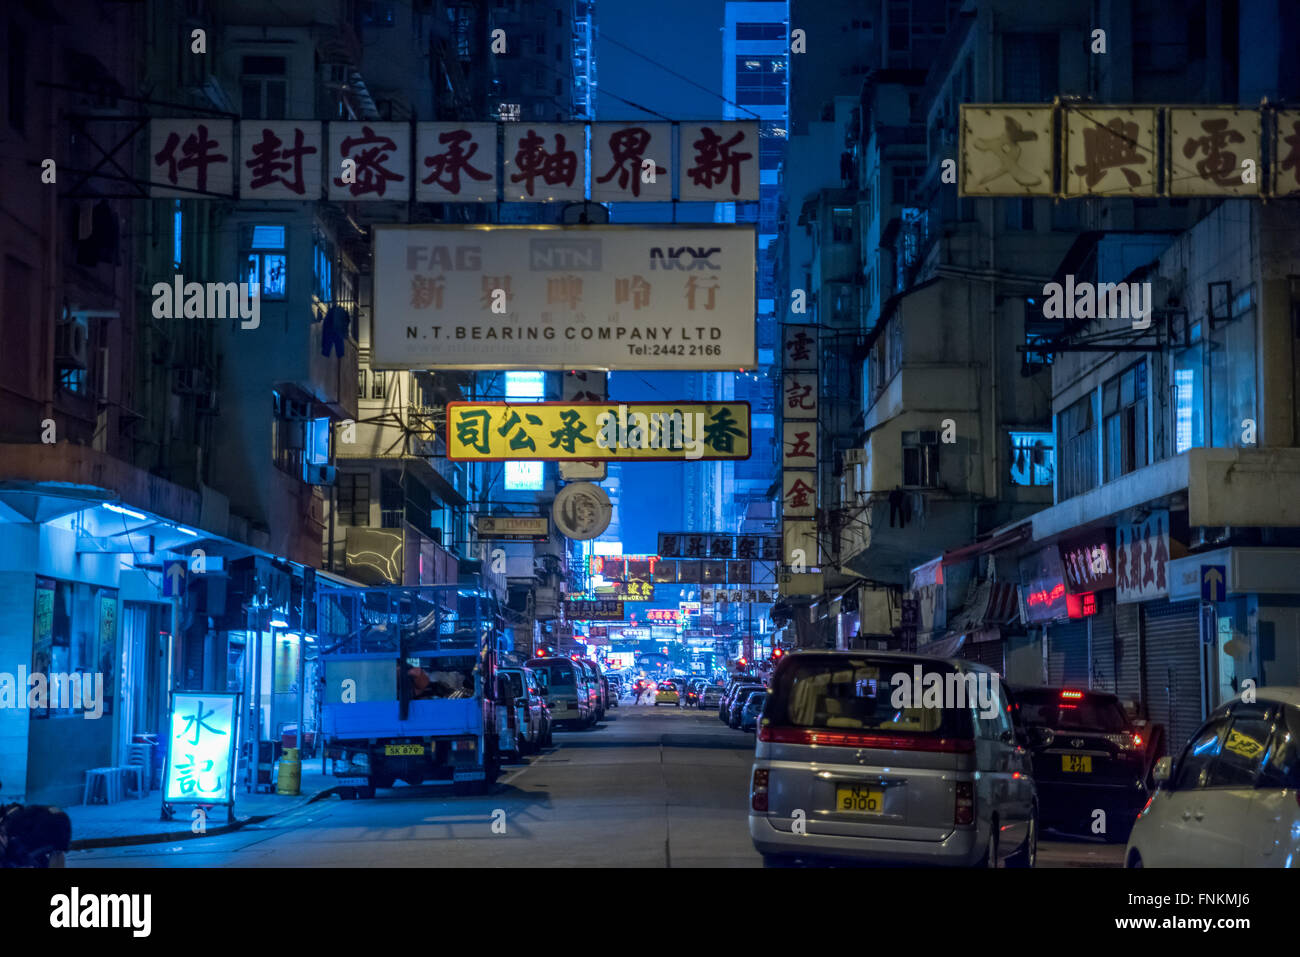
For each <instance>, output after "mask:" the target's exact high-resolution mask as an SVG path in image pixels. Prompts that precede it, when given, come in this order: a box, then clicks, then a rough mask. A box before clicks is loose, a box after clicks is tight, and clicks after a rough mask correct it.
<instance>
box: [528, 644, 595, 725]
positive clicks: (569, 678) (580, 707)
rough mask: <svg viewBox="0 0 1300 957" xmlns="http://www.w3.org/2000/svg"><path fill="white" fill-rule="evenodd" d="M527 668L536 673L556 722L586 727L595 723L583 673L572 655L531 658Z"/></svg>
mask: <svg viewBox="0 0 1300 957" xmlns="http://www.w3.org/2000/svg"><path fill="white" fill-rule="evenodd" d="M528 667H529V668H532V669H533V670H534V671H535V672H537V673H538V676H539V677H540V678H541V680H542V684H543V688H542V691H543V693H544V695H545V698H546V706H547V708H548V709H550V712H551V718H552V720H553V721H554V722H555V724H556V725H559V726H563V727H567V728H586V727H590V726H591V725H593V724H595V723H596V718H595V715H594V714H593V712H592V710H591V697H590V695H589V694H588V692H587V677H586V672H585V671H583V669H582V668H580V667H579V666H578V663H577V662H576V661H574V660H573V659H571V658H530V659H529V661H528Z"/></svg>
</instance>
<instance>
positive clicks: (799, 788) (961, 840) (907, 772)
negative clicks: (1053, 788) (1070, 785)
mask: <svg viewBox="0 0 1300 957" xmlns="http://www.w3.org/2000/svg"><path fill="white" fill-rule="evenodd" d="M916 668H920V669H921V672H922V674H924V675H927V676H928V675H930V674H933V675H935V676H937V680H939V681H942V682H943V683H944V687H948V686H949V685H950V684H951V685H952V686H957V687H965V686H969V684H971V683H980V686H981V687H984V688H987V689H988V691H987V694H991V695H993V705H994V706H993V707H992V708H991V709H981V708H980V707H979V704H978V701H976V702H971V701H969V700H964V701H962V702H961V703H960V705H959V704H958V702H957V701H956V700H949V701H943V702H941V705H940V706H934V705H930V706H926V705H925V704H923V703H922V702H921V700H920V698H919V695H918V697H917V698H912V699H910V700H907V701H905V702H904V703H903V706H901V707H896V706H895V705H894V704H893V700H894V697H893V692H894V690H896V689H895V688H894V684H893V676H894V675H896V674H898V673H900V672H901V673H904V674H907V675H908V676H909V677H910V676H912V675H913V674H915V669H916ZM981 675H983V676H984V677H980V676H981ZM968 676H969V677H968ZM996 679H997V673H996V672H994V671H993V670H992V669H990V668H988V667H986V666H984V665H980V664H976V663H974V662H970V661H962V660H959V659H952V658H938V657H931V656H928V655H918V654H909V653H903V652H885V651H864V652H846V651H829V650H828V651H810V650H808V651H792V652H790V653H788V654H786V655H785V656H784V657H783V658H782V659H781V661H780V663H779V664H778V665H777V667H776V670H775V673H774V675H773V678H772V688H771V690H770V691H769V693H768V698H767V703H766V705H765V707H764V710H763V715H762V717H761V719H760V722H759V727H758V740H757V742H756V745H755V753H754V766H753V771H752V775H751V783H750V812H749V833H750V837H751V838H752V840H753V842H754V847H755V848H756V849H757V850H758V851H759V853H761V854H762V855H763V857H764V862H765V863H766V864H768V865H770V866H780V865H782V864H785V863H790V862H792V861H795V860H798V859H800V858H802V859H812V858H817V857H829V858H837V857H841V858H852V859H857V860H863V861H872V862H879V863H901V864H913V865H918V864H948V865H972V864H973V865H980V866H990V867H996V866H1001V865H1002V864H1003V863H1004V862H1005V863H1006V864H1008V865H1012V866H1021V867H1032V866H1033V864H1034V859H1035V857H1036V855H1037V848H1038V809H1037V797H1036V795H1035V792H1034V781H1033V777H1032V774H1031V771H1032V768H1031V762H1030V758H1029V751H1028V749H1027V747H1025V746H1024V743H1025V742H1026V741H1027V739H1026V737H1025V733H1024V731H1023V730H1022V729H1018V728H1017V727H1016V725H1015V719H1014V715H1013V711H1012V709H1011V708H1010V707H1009V706H1007V705H1006V704H1005V699H1004V696H1003V695H1002V694H1001V686H1000V684H999V683H998V682H997V680H996ZM927 680H928V678H927ZM959 681H960V682H962V683H963V684H962V685H958V682H959ZM986 715H988V716H986ZM796 818H797V819H798V820H800V821H801V822H802V824H803V826H802V828H800V829H799V830H798V831H796V829H795V827H794V822H795V820H796Z"/></svg>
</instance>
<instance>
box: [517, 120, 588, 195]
mask: <svg viewBox="0 0 1300 957" xmlns="http://www.w3.org/2000/svg"><path fill="white" fill-rule="evenodd" d="M504 129H505V141H504V142H505V146H504V149H505V152H504V153H503V158H504V170H505V173H504V175H505V183H504V187H505V188H504V194H505V198H506V200H507V201H509V202H515V203H552V202H571V201H573V200H581V199H583V198H584V197H585V196H586V193H587V185H586V177H587V169H586V151H587V127H586V126H585V125H584V124H582V123H507V124H506V125H505V127H504Z"/></svg>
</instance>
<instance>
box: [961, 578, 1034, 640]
mask: <svg viewBox="0 0 1300 957" xmlns="http://www.w3.org/2000/svg"><path fill="white" fill-rule="evenodd" d="M1019 614H1020V603H1019V600H1018V599H1017V597H1016V586H1015V585H1013V584H1012V583H1011V582H1000V581H982V582H979V583H978V584H977V585H975V587H974V591H973V593H972V594H971V596H970V598H969V599H968V600H967V602H966V604H965V605H964V606H962V609H961V610H960V611H959V612H957V614H956V615H955V616H954V617H953V619H952V621H950V622H949V623H948V634H947V636H946V637H949V638H951V637H954V636H962V635H968V634H971V633H972V632H976V631H983V630H985V629H988V628H1000V627H1002V626H1003V625H1006V624H1009V623H1010V622H1012V621H1015V619H1016V618H1017V617H1018V616H1019Z"/></svg>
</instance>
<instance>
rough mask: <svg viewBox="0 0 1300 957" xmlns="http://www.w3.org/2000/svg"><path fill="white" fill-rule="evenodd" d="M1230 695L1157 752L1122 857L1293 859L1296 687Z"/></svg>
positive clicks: (1299, 781)
mask: <svg viewBox="0 0 1300 957" xmlns="http://www.w3.org/2000/svg"><path fill="white" fill-rule="evenodd" d="M1253 699H1254V700H1253V701H1251V702H1246V701H1243V700H1242V699H1241V698H1240V697H1237V698H1234V699H1233V700H1232V701H1229V702H1227V703H1226V704H1223V705H1221V706H1219V707H1218V708H1216V709H1215V711H1214V713H1213V714H1211V715H1210V717H1209V718H1208V719H1207V720H1206V722H1205V723H1204V724H1203V725H1202V726H1201V727H1200V728H1199V729H1198V730H1197V732H1196V733H1195V734H1194V735H1192V739H1191V741H1189V742H1188V743H1187V746H1186V747H1184V748H1183V750H1182V753H1181V754H1180V755H1179V756H1178V759H1177V760H1176V761H1173V760H1171V759H1170V758H1161V759H1160V760H1159V761H1158V762H1157V763H1156V768H1155V779H1156V782H1157V784H1159V790H1158V791H1156V793H1155V794H1154V795H1152V797H1151V800H1149V801H1148V802H1147V806H1146V807H1145V808H1143V809H1142V813H1141V814H1139V815H1138V819H1137V823H1136V824H1134V826H1133V833H1132V834H1131V835H1130V836H1129V841H1128V847H1127V848H1126V849H1125V851H1124V866H1125V867H1300V688H1281V687H1279V688H1257V689H1255V691H1254V694H1253Z"/></svg>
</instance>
